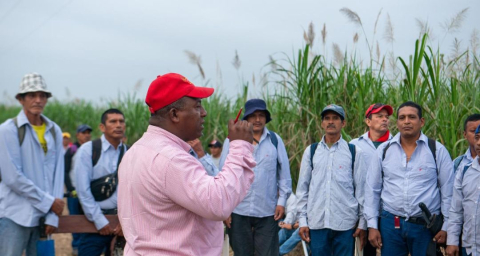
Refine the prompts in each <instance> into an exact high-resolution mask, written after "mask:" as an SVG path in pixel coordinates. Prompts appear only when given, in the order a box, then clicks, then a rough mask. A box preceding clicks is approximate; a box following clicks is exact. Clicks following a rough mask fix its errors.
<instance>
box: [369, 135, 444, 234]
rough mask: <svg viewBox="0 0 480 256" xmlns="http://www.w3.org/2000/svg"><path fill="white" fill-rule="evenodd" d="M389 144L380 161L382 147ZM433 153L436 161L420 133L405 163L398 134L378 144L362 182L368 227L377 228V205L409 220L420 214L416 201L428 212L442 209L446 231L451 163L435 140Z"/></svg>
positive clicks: (438, 211) (405, 157)
mask: <svg viewBox="0 0 480 256" xmlns="http://www.w3.org/2000/svg"><path fill="white" fill-rule="evenodd" d="M389 144H390V146H389V148H388V150H387V152H386V154H385V159H384V160H383V161H382V158H383V152H384V148H385V147H386V146H388V145H389ZM436 156H437V161H436V163H435V159H434V157H433V154H432V152H431V151H430V148H429V147H428V137H427V136H425V135H424V134H423V133H421V135H420V138H419V139H418V140H417V147H416V148H415V150H414V151H413V153H412V155H411V158H410V161H408V162H407V156H406V154H405V151H404V150H403V148H402V146H401V144H400V133H398V134H397V135H395V137H393V139H392V140H390V142H389V143H383V144H382V145H380V146H379V147H378V149H377V155H376V157H375V159H372V161H371V169H370V170H369V172H368V173H367V181H366V185H365V217H366V219H367V222H368V227H369V228H375V229H378V216H379V209H380V207H382V209H384V210H386V211H388V212H390V213H391V214H393V215H396V216H401V217H405V218H407V219H408V218H410V217H421V210H420V207H419V206H418V204H419V203H421V202H423V203H424V204H425V205H426V206H427V208H428V209H429V210H430V212H431V213H434V214H439V213H440V211H441V213H442V214H443V216H444V223H443V227H442V230H444V231H446V230H447V224H448V215H449V214H448V211H449V209H450V201H451V198H452V188H453V180H454V175H453V172H452V170H453V162H452V159H451V158H450V155H449V154H448V151H447V149H446V148H445V147H444V146H443V145H442V144H440V143H439V142H436ZM437 168H438V171H437ZM437 172H438V174H437ZM380 199H381V200H382V205H381V206H380Z"/></svg>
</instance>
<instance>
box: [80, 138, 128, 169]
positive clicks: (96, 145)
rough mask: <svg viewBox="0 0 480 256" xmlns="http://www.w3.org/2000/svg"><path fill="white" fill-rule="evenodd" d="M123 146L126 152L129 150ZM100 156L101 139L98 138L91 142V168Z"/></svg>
mask: <svg viewBox="0 0 480 256" xmlns="http://www.w3.org/2000/svg"><path fill="white" fill-rule="evenodd" d="M123 145H124V146H125V151H127V150H128V149H129V148H130V147H129V146H128V145H126V144H123ZM75 151H76V150H75ZM101 155H102V139H101V138H98V139H96V140H93V141H92V167H93V166H95V165H96V164H97V163H98V160H99V159H100V156H101Z"/></svg>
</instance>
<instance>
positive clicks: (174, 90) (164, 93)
mask: <svg viewBox="0 0 480 256" xmlns="http://www.w3.org/2000/svg"><path fill="white" fill-rule="evenodd" d="M213 91H214V89H213V88H207V87H196V86H195V85H194V84H192V82H190V81H188V80H187V79H186V78H185V77H184V76H182V75H179V74H176V73H168V74H165V75H163V76H157V79H155V80H153V82H152V83H151V84H150V87H148V91H147V97H146V98H145V103H147V105H148V107H149V108H148V109H149V110H150V113H155V111H157V110H159V109H161V108H163V107H165V106H168V105H170V104H172V103H174V102H175V101H177V100H179V99H181V98H182V97H185V96H188V97H192V98H198V99H203V98H207V97H209V96H210V95H212V93H213Z"/></svg>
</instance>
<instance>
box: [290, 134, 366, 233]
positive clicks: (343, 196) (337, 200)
mask: <svg viewBox="0 0 480 256" xmlns="http://www.w3.org/2000/svg"><path fill="white" fill-rule="evenodd" d="M310 147H311V145H310V146H308V147H307V148H306V149H305V151H304V152H303V157H302V163H301V165H300V176H299V179H298V185H297V193H296V194H297V200H298V201H297V212H298V213H297V215H298V220H299V224H300V227H307V226H308V227H309V228H310V229H324V228H328V229H332V230H337V231H345V230H349V229H352V228H354V227H355V225H356V224H357V221H358V228H360V229H364V230H365V229H366V223H365V219H364V218H363V201H364V184H365V176H366V163H365V156H364V153H363V152H362V149H361V148H360V147H356V148H355V164H354V171H352V154H351V152H350V149H349V147H348V143H347V142H346V141H345V140H344V139H342V138H340V140H338V141H337V142H335V143H334V144H333V145H332V146H331V147H330V148H329V147H328V146H327V144H326V143H325V137H323V138H322V140H321V141H320V142H319V143H318V146H317V149H316V150H315V153H314V155H313V170H312V164H311V163H312V162H311V160H310V159H311V153H310Z"/></svg>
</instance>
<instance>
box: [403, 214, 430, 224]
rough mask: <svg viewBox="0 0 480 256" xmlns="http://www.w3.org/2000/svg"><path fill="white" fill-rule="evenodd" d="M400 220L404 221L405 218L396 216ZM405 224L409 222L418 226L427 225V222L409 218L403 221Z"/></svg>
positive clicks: (420, 218)
mask: <svg viewBox="0 0 480 256" xmlns="http://www.w3.org/2000/svg"><path fill="white" fill-rule="evenodd" d="M397 217H399V218H400V219H406V218H405V217H402V216H397ZM405 221H406V222H410V223H413V224H418V225H427V222H426V221H425V220H424V219H423V218H422V217H410V218H408V220H405Z"/></svg>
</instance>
